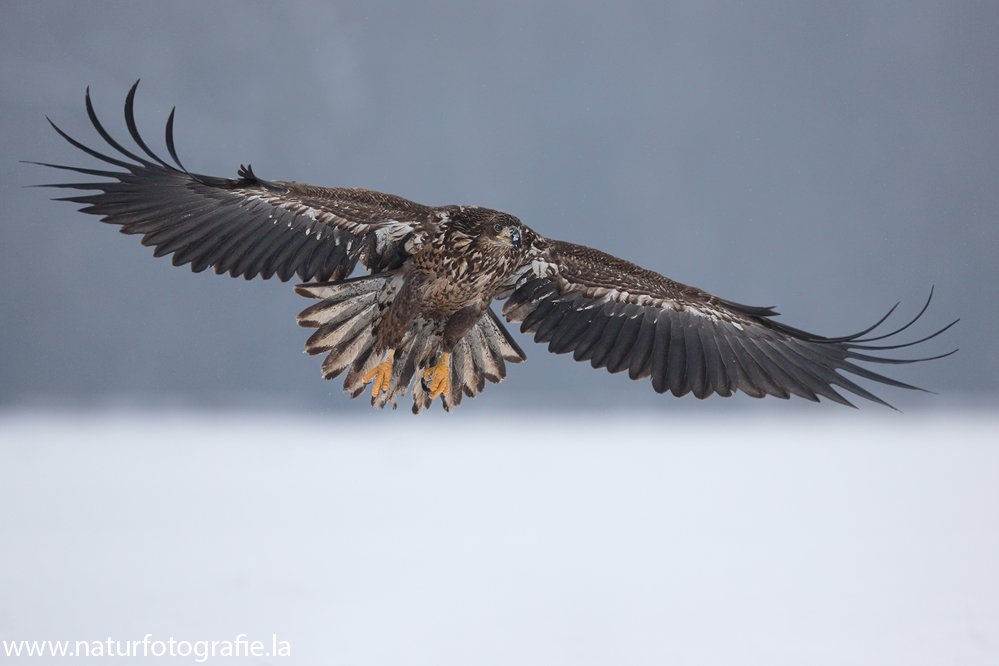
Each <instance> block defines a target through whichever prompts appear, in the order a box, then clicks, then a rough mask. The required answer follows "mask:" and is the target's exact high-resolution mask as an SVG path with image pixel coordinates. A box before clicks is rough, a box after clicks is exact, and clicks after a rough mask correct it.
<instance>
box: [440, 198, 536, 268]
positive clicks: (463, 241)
mask: <svg viewBox="0 0 999 666" xmlns="http://www.w3.org/2000/svg"><path fill="white" fill-rule="evenodd" d="M450 223H451V224H450V226H451V228H452V230H453V231H454V232H456V238H455V240H456V241H457V243H456V245H459V246H460V245H465V246H466V247H467V246H472V247H475V248H476V249H477V250H478V251H479V252H482V253H483V254H486V255H493V256H496V255H517V254H520V253H521V251H522V250H521V247H522V245H523V231H522V230H523V226H524V225H522V224H521V222H520V220H518V219H517V218H516V217H514V216H513V215H508V214H507V213H501V212H500V211H498V210H489V209H488V208H477V207H471V206H468V207H462V209H460V210H459V211H456V212H455V213H452V214H451V216H450Z"/></svg>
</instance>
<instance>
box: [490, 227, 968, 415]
mask: <svg viewBox="0 0 999 666" xmlns="http://www.w3.org/2000/svg"><path fill="white" fill-rule="evenodd" d="M531 260H532V261H533V262H534V264H533V266H532V267H530V268H529V267H527V266H525V267H524V269H522V270H521V271H520V272H519V273H518V274H517V275H515V276H514V278H512V279H511V280H510V281H509V282H508V285H507V289H506V293H505V294H504V295H507V294H508V295H509V298H508V300H507V303H506V305H505V307H504V308H503V314H504V315H505V316H506V318H507V320H508V321H511V322H520V323H521V327H520V328H521V331H523V332H525V333H534V339H535V341H537V342H541V343H545V342H547V343H548V349H549V351H551V352H554V353H556V354H566V353H569V352H572V354H573V358H574V359H575V360H577V361H589V362H590V363H591V365H592V366H593V367H594V368H602V367H606V368H607V370H608V371H609V372H612V373H617V372H623V371H625V370H627V371H628V376H629V377H631V379H636V380H638V379H645V378H646V377H651V381H652V387H653V388H654V389H655V390H656V391H657V392H658V393H665V392H667V391H669V392H671V393H672V394H673V395H675V396H682V395H686V394H687V393H692V394H693V395H694V396H696V397H697V398H702V399H703V398H707V397H708V396H710V395H712V394H714V393H717V394H718V395H721V396H730V395H732V394H733V393H734V392H736V391H742V392H743V393H746V394H747V395H750V396H752V397H755V398H762V397H764V396H766V395H772V396H776V397H778V398H785V399H786V398H788V397H790V396H791V395H797V396H800V397H802V398H805V399H807V400H813V401H818V400H819V398H820V397H824V398H827V399H829V400H833V401H835V402H839V403H842V404H845V405H851V403H850V402H849V401H847V400H846V398H844V397H843V396H842V395H841V394H840V393H838V392H837V391H836V390H835V389H834V388H833V387H834V386H835V387H839V388H841V389H844V390H846V391H848V392H851V393H853V394H855V395H858V396H860V397H862V398H866V399H867V400H872V401H874V402H877V403H879V404H882V405H886V406H889V407H890V406H891V405H888V404H887V403H886V402H884V401H883V400H881V399H880V398H878V397H877V396H875V395H874V394H872V393H871V392H870V391H867V390H866V389H864V388H863V387H861V386H859V385H857V384H856V383H855V382H853V381H852V380H851V379H849V378H848V377H846V376H845V375H847V374H852V375H855V376H857V377H862V378H864V379H868V380H872V381H875V382H880V383H882V384H887V385H890V386H896V387H900V388H907V389H915V388H916V387H914V386H910V385H908V384H904V383H902V382H899V381H896V380H893V379H890V378H888V377H885V376H884V375H881V374H878V373H875V372H872V371H871V370H868V369H867V368H864V367H862V366H859V365H857V364H856V361H863V362H868V363H880V364H904V363H915V362H918V361H923V360H931V359H892V358H885V357H882V356H879V355H872V354H869V353H865V352H868V351H885V350H890V349H902V348H905V347H911V346H913V345H916V344H919V343H921V342H925V341H926V340H929V339H930V338H933V337H936V336H937V335H940V334H941V333H943V332H944V331H946V330H947V329H948V328H950V327H951V326H953V325H954V324H955V323H957V322H956V321H955V322H953V323H951V324H949V325H948V326H945V327H944V328H942V329H940V330H939V331H936V332H935V333H933V334H931V335H928V336H926V337H924V338H922V339H920V340H915V341H912V342H905V343H900V344H894V345H884V346H874V345H870V344H869V343H871V342H874V341H877V340H883V339H885V338H889V337H893V336H895V335H897V334H899V333H901V332H902V331H904V330H906V329H907V328H909V327H910V326H911V325H912V324H913V323H915V321H916V320H917V319H919V318H920V317H921V316H922V315H923V313H924V312H925V311H926V309H927V307H928V306H929V302H930V299H932V297H933V292H932V290H931V292H930V298H929V299H927V302H926V305H924V306H923V308H922V310H920V312H919V313H918V314H917V315H916V316H915V317H914V318H913V319H912V320H911V321H909V322H908V323H906V324H905V325H904V326H902V327H901V328H899V329H897V330H895V331H892V332H890V333H886V334H883V335H879V336H876V337H870V338H865V337H864V336H865V335H867V334H869V333H871V332H872V331H873V330H874V329H875V328H877V327H878V326H880V325H881V324H882V323H884V321H885V320H886V319H887V318H888V315H890V314H891V312H893V311H894V308H892V310H891V311H889V313H888V315H886V316H885V317H883V318H882V319H881V320H879V321H878V322H877V323H876V324H875V325H874V326H871V327H869V328H867V329H865V330H864V331H861V332H859V333H856V334H854V335H848V336H844V337H839V338H826V337H822V336H819V335H814V334H812V333H808V332H806V331H802V330H799V329H796V328H792V327H790V326H786V325H784V324H781V323H779V322H776V321H774V320H773V319H772V317H774V316H776V314H777V313H776V312H775V311H774V309H773V308H769V307H763V308H761V307H753V306H747V305H741V304H738V303H733V302H731V301H726V300H723V299H720V298H717V297H715V296H712V295H710V294H707V293H705V292H703V291H701V290H699V289H696V288H693V287H689V286H687V285H683V284H680V283H678V282H674V281H672V280H669V279H668V278H665V277H663V276H662V275H659V274H658V273H654V272H652V271H648V270H645V269H642V268H640V267H638V266H635V265H634V264H631V263H629V262H626V261H624V260H622V259H618V258H616V257H612V256H610V255H608V254H605V253H603V252H600V251H599V250H593V249H591V248H586V247H583V246H579V245H573V244H571V243H564V242H560V241H549V244H548V245H547V247H546V248H545V250H544V251H541V252H538V253H536V254H535V255H534V256H533V257H532V258H531ZM955 351H956V350H955ZM950 353H954V352H950ZM948 355H949V354H942V355H941V356H935V357H933V358H941V357H942V356H948ZM918 390H922V389H918ZM851 406H852V405H851Z"/></svg>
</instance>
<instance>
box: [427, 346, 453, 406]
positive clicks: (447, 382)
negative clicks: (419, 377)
mask: <svg viewBox="0 0 999 666" xmlns="http://www.w3.org/2000/svg"><path fill="white" fill-rule="evenodd" d="M423 385H424V386H425V387H426V388H427V391H428V392H429V393H430V399H431V400H433V399H434V398H436V397H437V396H439V395H440V394H441V393H447V392H448V391H450V390H451V354H448V353H447V352H444V353H442V354H441V360H439V361H438V362H437V365H435V366H434V367H432V368H427V369H426V370H424V371H423Z"/></svg>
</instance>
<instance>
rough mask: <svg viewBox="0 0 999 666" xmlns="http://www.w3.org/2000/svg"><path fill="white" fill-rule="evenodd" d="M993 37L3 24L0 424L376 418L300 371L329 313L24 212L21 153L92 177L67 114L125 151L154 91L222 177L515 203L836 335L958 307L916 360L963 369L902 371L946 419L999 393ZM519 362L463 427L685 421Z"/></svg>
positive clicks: (627, 253) (97, 17)
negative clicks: (5, 418)
mask: <svg viewBox="0 0 999 666" xmlns="http://www.w3.org/2000/svg"><path fill="white" fill-rule="evenodd" d="M997 15H999V9H997V8H996V7H994V6H993V5H992V4H990V3H980V2H968V3H957V4H955V3H944V2H921V3H906V4H904V5H901V4H899V5H892V4H877V5H864V4H849V5H842V6H837V7H818V6H802V5H800V4H797V3H780V2H770V3H752V4H743V3H736V2H732V3H702V2H689V3H667V4H663V3H652V2H649V3H642V2H624V3H614V4H613V5H604V6H593V7H588V8H587V9H585V10H581V9H580V7H579V6H578V5H577V4H575V3H559V2H534V1H532V2H523V3H518V2H505V3H495V4H491V3H490V4H483V5H482V6H475V7H472V6H470V5H468V4H467V3H459V2H454V3H446V2H445V3H429V4H427V3H378V2H374V3H372V2H356V3H355V2H316V3H310V2H292V3H288V4H287V5H284V6H282V9H281V10H280V11H274V10H273V9H272V8H271V6H270V5H268V4H266V3H241V4H237V5H232V4H222V3H220V4H213V3H207V4H199V3H177V2H161V3H147V4H143V5H140V6H137V5H135V4H134V3H114V2H101V3H96V4H94V3H88V4H80V3H72V2H66V3H60V2H38V3H14V4H13V5H11V6H10V7H8V8H7V10H6V12H5V20H4V22H3V26H2V27H0V31H2V33H0V35H2V37H3V39H2V43H0V49H2V51H0V52H2V62H3V68H2V74H0V76H2V86H0V111H2V113H3V118H4V123H3V127H2V130H0V141H2V144H0V145H2V150H3V154H4V155H5V156H6V158H7V159H4V160H3V161H2V163H0V183H2V185H0V187H3V206H2V209H0V215H2V220H0V253H2V261H0V271H2V274H0V280H2V282H3V284H4V286H5V289H3V292H2V294H0V299H3V300H2V302H0V312H2V319H0V326H2V331H0V357H2V358H3V364H2V367H0V402H2V403H3V404H6V405H18V404H53V402H58V403H60V404H93V403H99V404H103V403H114V402H116V401H145V402H164V401H167V402H174V403H176V402H180V403H185V402H194V403H196V404H199V405H203V404H221V405H228V404H237V405H242V404H247V402H259V403H262V404H270V405H273V404H281V405H284V406H289V407H294V408H303V407H304V408H308V409H313V410H321V411H326V410H329V411H335V412H341V411H342V412H349V413H353V412H354V411H356V410H359V409H363V406H362V405H359V404H350V401H349V400H347V399H346V398H345V396H343V395H341V393H340V382H332V383H329V384H327V383H325V382H323V381H322V380H320V379H318V378H319V368H318V365H319V363H318V360H317V359H312V358H308V357H306V356H304V355H303V354H302V353H301V350H302V349H303V345H304V341H305V339H306V338H307V337H308V331H305V330H301V329H299V328H298V327H297V326H296V325H295V320H294V317H295V314H297V312H298V311H300V310H301V309H302V308H303V307H305V306H306V305H307V303H306V302H305V301H304V300H303V299H301V298H300V297H298V296H296V295H295V294H294V293H293V292H292V290H291V287H290V285H283V284H279V283H276V282H274V283H265V282H260V281H255V282H250V283H246V282H244V281H242V280H233V279H231V278H228V277H224V278H223V277H218V276H215V275H213V274H210V273H208V274H200V275H194V274H192V273H191V272H190V271H189V270H188V269H186V268H184V269H177V268H174V267H173V266H171V265H170V262H169V261H168V260H167V259H160V260H153V259H152V257H151V249H149V248H144V247H142V246H140V245H139V243H138V239H136V238H131V237H119V236H117V235H116V234H115V233H114V229H113V228H109V227H105V226H103V225H101V224H99V223H98V221H97V218H95V217H91V216H84V215H81V214H78V213H76V212H75V209H76V208H77V206H75V205H73V204H68V203H60V202H52V201H49V198H50V197H52V196H62V193H60V192H56V191H54V190H43V189H24V186H25V185H32V184H38V183H44V182H58V181H59V180H60V179H61V178H63V177H64V176H65V174H62V173H59V172H54V171H50V170H46V169H44V168H42V167H37V166H33V165H26V164H21V163H19V162H18V160H38V161H48V162H56V163H62V164H74V165H81V166H91V167H93V166H94V160H92V159H90V158H88V157H87V156H85V155H83V154H82V153H80V152H79V151H77V150H76V149H75V148H73V147H71V146H70V145H68V144H67V143H66V142H64V141H63V140H62V139H60V138H59V137H58V136H57V135H56V134H55V133H54V132H53V131H52V129H51V128H50V127H49V126H48V123H46V122H45V116H46V115H47V116H49V117H50V118H52V120H53V121H55V122H56V123H57V124H59V126H60V127H62V128H63V129H64V130H66V131H67V132H69V133H70V134H71V135H72V136H74V137H76V138H78V139H80V140H83V141H84V142H85V143H89V144H90V145H92V146H97V147H100V146H101V143H102V142H101V140H100V138H99V137H97V136H96V133H95V132H93V130H92V128H91V127H90V124H89V122H88V120H87V118H86V113H85V111H84V106H83V93H84V90H85V88H86V87H87V86H88V85H89V86H90V89H91V93H92V95H93V99H94V104H95V106H96V108H97V112H98V114H99V116H100V117H101V118H102V120H103V122H104V124H105V126H106V127H108V128H109V130H111V131H112V132H113V133H114V134H115V135H117V136H119V137H121V138H122V140H123V141H126V137H127V133H126V131H125V127H124V122H123V116H122V105H123V101H124V97H125V94H126V92H127V91H128V88H129V86H130V85H131V84H132V83H133V82H134V81H135V80H136V79H138V78H140V77H141V78H142V84H141V85H140V87H139V91H138V96H137V100H138V101H137V109H136V115H137V119H138V124H139V127H140V130H141V131H142V132H143V133H144V135H145V136H146V138H147V141H148V142H149V143H150V145H152V146H154V149H156V150H160V151H162V152H165V150H163V144H162V135H163V127H164V123H165V120H166V116H167V114H168V113H169V111H170V109H171V108H172V107H173V106H176V107H177V123H176V132H175V133H176V139H177V147H178V151H179V153H180V157H181V159H182V160H183V162H184V164H185V165H186V166H187V167H188V168H189V169H191V170H194V171H198V172H201V173H208V174H213V175H226V176H232V175H235V170H236V168H237V167H238V165H239V164H241V163H248V162H249V163H252V164H253V166H254V169H255V170H256V172H257V173H258V174H259V175H260V176H261V177H263V178H271V179H282V180H297V181H300V182H305V183H311V184H316V185H331V186H332V185H336V186H351V187H352V186H363V187H367V188H371V189H375V190H380V191H385V192H390V193H393V194H398V195H401V196H404V197H407V198H410V199H413V200H415V201H419V202H422V203H427V204H432V205H440V204H452V203H457V204H475V205H481V206H487V207H491V208H497V209H500V210H504V211H507V212H509V213H512V214H514V215H517V216H518V217H520V218H521V219H522V220H523V221H524V222H525V223H526V224H528V225H529V226H532V227H533V228H535V229H537V230H538V231H539V232H540V233H542V234H544V235H547V236H549V237H551V238H558V239H564V240H570V241H574V242H577V243H582V244H586V245H591V246H595V247H598V248H601V249H603V250H605V251H607V252H610V253H612V254H615V255H618V256H620V257H623V258H625V259H628V260H631V261H633V262H635V263H638V264H639V265H641V266H644V267H647V268H650V269H653V270H657V271H659V272H661V273H663V274H665V275H667V276H668V277H671V278H673V279H675V280H678V281H681V282H684V283H687V284H693V285H695V286H698V287H701V288H703V289H705V290H708V291H710V292H712V293H715V294H718V295H720V296H722V297H724V298H728V299H730V300H734V301H737V302H742V303H749V304H756V305H775V306H777V307H778V310H779V311H780V312H781V313H782V314H783V319H782V321H786V322H787V323H789V324H791V325H793V326H797V327H800V328H804V329H806V330H809V331H813V332H816V333H820V334H825V335H842V334H846V333H852V332H854V331H856V330H860V329H862V328H864V327H866V326H867V325H869V324H871V323H873V322H874V321H876V320H877V319H878V318H879V317H880V316H881V315H882V314H883V313H884V312H886V311H887V310H888V308H889V307H891V305H893V304H894V303H895V302H897V301H901V303H902V305H901V306H900V308H899V313H898V315H897V317H896V319H895V320H894V321H899V322H901V321H902V320H903V319H904V318H905V317H906V316H909V315H913V314H915V313H916V312H917V311H918V309H919V307H920V306H921V305H922V303H923V302H924V301H925V298H926V296H927V294H928V293H929V290H930V287H931V286H933V285H935V286H936V297H935V299H934V302H933V304H932V305H931V307H930V309H929V311H928V312H927V314H926V316H925V320H923V321H920V322H919V325H918V326H917V327H915V329H916V330H914V331H912V337H910V338H908V339H915V338H916V337H921V335H920V334H923V333H928V332H930V331H931V330H935V328H936V327H939V326H942V325H943V324H946V323H948V322H950V321H952V320H953V319H955V318H957V317H961V318H962V321H961V323H960V324H959V325H958V326H957V327H956V328H954V329H952V330H951V331H949V332H948V333H947V334H946V335H945V336H943V337H942V339H939V340H935V341H934V342H933V343H931V344H927V345H925V346H923V347H922V348H921V349H917V350H915V354H919V353H920V352H922V354H925V355H931V354H936V353H941V352H944V351H949V350H950V349H953V348H955V347H959V348H960V349H961V352H960V353H959V354H958V355H956V356H954V357H952V358H948V359H947V360H945V361H939V362H933V363H927V364H921V365H918V366H914V367H911V368H902V369H897V370H896V369H892V371H893V373H894V374H895V375H896V376H898V377H900V378H901V379H903V380H905V381H909V382H914V383H916V384H917V385H919V386H923V387H925V388H927V389H930V390H934V391H938V392H940V393H942V394H943V396H944V397H943V398H942V399H943V400H945V401H951V400H956V401H963V400H965V399H975V400H980V399H981V396H983V395H994V394H996V393H997V391H999V336H996V335H995V334H994V330H993V329H994V322H995V321H996V320H997V319H999V298H997V290H999V269H997V261H996V259H997V253H999V249H997V248H999V224H996V221H997V219H999V186H997V185H999V184H997V182H996V181H997V174H999V132H997V131H996V118H997V117H999V94H997V93H999V91H997V83H996V82H997V78H996V74H995V72H996V71H997V70H996V66H997V50H999V44H997V40H996V39H995V37H994V32H993V28H995V27H997V23H999V19H997ZM69 179H72V176H69ZM518 335H519V334H518ZM519 339H520V341H521V344H522V346H523V347H524V349H525V351H527V353H528V356H529V363H527V364H525V365H522V366H520V367H516V368H513V369H512V371H511V376H510V379H509V380H507V381H506V382H505V383H504V384H503V385H500V386H497V387H494V386H491V387H489V389H487V393H486V395H487V396H488V397H486V398H485V400H475V401H471V402H469V403H468V404H467V405H462V409H468V410H472V411H476V410H482V409H488V403H490V402H492V403H494V404H498V403H499V402H500V401H502V402H505V403H506V404H510V405H514V404H523V402H524V401H523V396H524V395H525V394H527V395H530V396H531V400H529V401H528V402H531V403H532V404H533V403H537V401H543V406H544V408H545V409H552V408H561V407H570V408H571V407H573V406H578V405H579V404H581V403H583V404H586V405H587V406H590V407H593V406H599V405H601V404H614V405H641V406H645V407H652V408H656V409H668V410H675V409H679V408H680V407H679V406H678V405H674V404H669V403H671V402H672V401H671V400H669V399H666V400H664V399H663V398H662V397H661V396H658V395H655V394H654V393H653V392H652V391H651V390H650V387H649V386H648V382H642V383H640V384H638V383H632V382H629V381H627V380H626V379H624V378H622V377H613V376H610V375H608V374H607V373H605V372H602V371H601V372H594V371H593V370H592V369H590V368H589V367H587V366H586V364H575V363H573V362H572V361H570V360H569V359H568V358H565V357H550V356H549V354H548V353H547V351H546V350H545V348H544V347H541V346H536V345H534V343H533V342H532V341H531V340H530V339H529V338H527V337H526V336H521V337H520V338H519ZM910 351H912V350H910ZM552 382H555V383H557V384H558V386H559V391H557V392H552V391H551V390H550V386H551V385H552ZM881 393H882V394H885V396H886V397H887V398H888V400H889V402H892V403H893V404H894V403H899V406H904V405H905V404H906V401H910V400H916V399H918V398H917V397H916V396H914V395H912V394H905V393H904V392H900V391H893V390H888V391H883V390H882V391H881ZM484 397H485V396H484ZM989 401H990V403H992V404H994V398H990V399H989ZM683 402H684V403H685V404H684V405H683V407H682V408H683V409H697V407H693V406H692V405H693V403H695V402H696V400H694V399H692V398H688V399H686V400H684V401H683ZM711 402H714V401H711ZM722 402H725V401H722ZM730 402H733V403H736V404H737V405H740V406H742V405H745V404H750V406H751V407H752V408H754V409H755V408H758V407H759V406H758V405H757V404H755V401H752V400H749V399H746V398H745V397H744V396H740V397H739V398H737V399H736V400H734V401H730ZM794 402H800V401H794ZM482 403H487V404H486V405H483V404H482ZM910 404H911V403H910ZM722 408H723V409H732V408H733V405H731V404H725V405H723V406H722ZM784 409H786V410H787V409H790V410H797V409H802V406H793V407H786V406H785V407H784ZM805 409H809V408H808V407H805Z"/></svg>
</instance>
